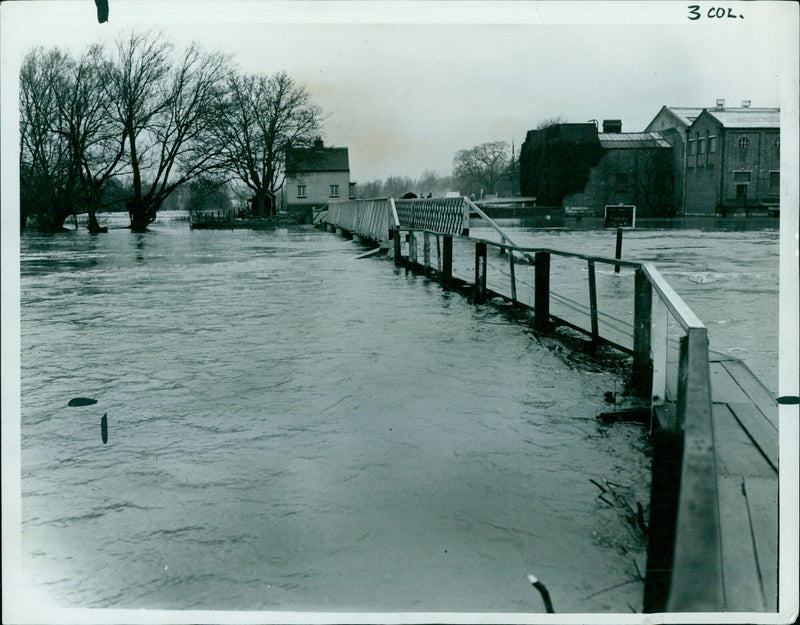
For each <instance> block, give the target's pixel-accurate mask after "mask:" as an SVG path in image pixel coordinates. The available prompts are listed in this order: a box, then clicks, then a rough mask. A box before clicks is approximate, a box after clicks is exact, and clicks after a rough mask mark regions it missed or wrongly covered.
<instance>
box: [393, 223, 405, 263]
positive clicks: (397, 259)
mask: <svg viewBox="0 0 800 625" xmlns="http://www.w3.org/2000/svg"><path fill="white" fill-rule="evenodd" d="M392 239H393V240H394V266H395V267H401V266H402V265H403V255H402V250H401V247H400V228H395V229H394V231H393V233H392Z"/></svg>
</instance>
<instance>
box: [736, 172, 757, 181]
mask: <svg viewBox="0 0 800 625" xmlns="http://www.w3.org/2000/svg"><path fill="white" fill-rule="evenodd" d="M752 174H753V172H752V171H735V172H733V182H734V184H750V178H751V176H752Z"/></svg>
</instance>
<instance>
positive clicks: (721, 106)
mask: <svg viewBox="0 0 800 625" xmlns="http://www.w3.org/2000/svg"><path fill="white" fill-rule="evenodd" d="M724 109H725V98H718V99H717V110H718V111H722V110H724Z"/></svg>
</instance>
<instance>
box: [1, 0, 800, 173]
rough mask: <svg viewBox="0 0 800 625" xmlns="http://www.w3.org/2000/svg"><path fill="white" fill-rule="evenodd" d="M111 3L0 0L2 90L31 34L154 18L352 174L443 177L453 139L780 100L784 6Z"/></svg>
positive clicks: (66, 42) (92, 29) (109, 30)
mask: <svg viewBox="0 0 800 625" xmlns="http://www.w3.org/2000/svg"><path fill="white" fill-rule="evenodd" d="M109 4H110V19H109V22H108V23H106V24H102V25H101V24H98V23H97V19H96V14H95V7H94V2H92V1H91V0H76V1H71V0H49V1H43V2H12V3H3V6H2V11H3V14H2V22H3V23H2V28H3V30H2V34H3V40H2V43H3V47H4V49H3V62H4V67H3V81H4V86H6V85H7V84H9V83H8V81H9V80H11V79H13V80H16V78H15V76H16V72H17V71H18V69H16V68H17V66H16V63H17V62H18V60H19V58H20V57H21V55H22V54H23V53H24V52H25V51H26V50H28V49H30V47H31V46H33V45H35V44H42V45H46V46H55V45H58V46H66V47H69V48H72V49H75V50H81V49H83V48H84V47H85V46H87V45H88V44H90V43H93V42H95V41H99V40H109V41H111V40H113V39H114V38H115V37H117V36H118V35H120V34H121V33H125V32H127V31H130V30H143V29H148V28H155V29H160V30H162V31H163V32H164V33H165V34H166V35H167V36H168V37H170V38H171V39H172V40H173V41H174V42H175V43H176V44H178V45H179V46H180V45H184V44H185V43H188V42H189V41H191V40H197V41H199V42H200V43H202V44H203V45H205V46H207V47H208V48H212V49H219V50H224V51H228V52H230V53H232V54H233V55H234V59H235V61H236V62H237V64H238V65H239V67H240V68H241V69H242V70H243V71H245V72H248V73H250V72H252V73H267V74H271V73H273V72H276V71H280V70H286V71H287V72H288V73H289V74H290V76H292V78H294V79H295V80H296V81H297V82H299V83H301V84H303V85H304V86H305V87H306V88H307V89H308V91H309V93H310V94H311V96H312V99H313V100H314V101H315V102H316V103H317V104H319V105H320V106H321V107H322V108H323V110H324V112H325V113H326V115H327V121H326V123H325V133H324V138H325V141H326V143H327V144H330V145H335V146H346V147H348V148H350V167H351V177H352V179H353V180H356V181H359V182H366V181H369V180H373V179H376V178H385V177H386V176H389V175H408V176H412V177H418V176H419V175H420V174H421V173H422V172H423V171H424V170H434V171H436V172H437V173H439V174H440V175H444V174H449V173H450V172H451V169H452V160H453V156H454V155H455V153H456V152H457V151H458V150H460V149H463V148H470V147H472V146H475V145H477V144H479V143H482V142H485V141H495V140H503V141H507V142H509V143H511V141H512V140H513V141H514V142H515V143H516V148H517V150H518V149H519V145H520V144H521V143H522V141H523V140H524V138H525V133H526V132H527V131H528V130H529V129H532V128H535V127H536V125H537V124H538V123H539V122H540V121H542V120H544V119H547V118H552V117H561V118H562V119H566V120H567V121H570V122H585V121H588V120H590V119H598V120H601V121H602V120H603V119H605V118H618V119H622V124H623V130H624V131H641V130H643V129H644V127H645V126H646V125H647V123H648V122H649V121H650V120H651V119H652V118H653V117H654V116H655V115H656V113H657V112H658V111H659V109H660V108H661V106H662V105H664V104H669V105H674V106H713V105H714V102H715V101H716V99H717V98H725V99H726V101H727V103H728V104H729V105H739V104H740V103H741V100H744V99H749V100H751V101H752V105H753V106H779V105H780V102H781V99H780V79H779V74H780V68H779V59H780V55H781V46H782V45H783V46H785V45H786V41H783V40H782V35H781V29H780V28H779V26H780V25H781V23H782V22H785V11H784V10H785V9H786V5H787V4H788V3H771V2H745V3H736V2H734V3H727V4H726V5H725V6H726V7H732V13H733V15H735V17H733V18H721V19H718V18H708V17H707V9H708V8H710V7H712V6H717V5H715V4H711V3H701V5H700V6H701V15H702V17H701V18H700V19H698V20H690V19H689V9H688V4H687V3H683V2H665V3H658V2H611V3H601V2H591V3H588V2H585V3H566V2H558V3H539V2H534V3H528V2H512V3H503V2H492V3H482V2H439V3H432V2H418V3H412V2H371V3H367V4H358V3H349V2H336V3H332V4H329V3H324V2H293V3H284V2H261V1H258V0H245V1H243V2H221V1H219V0H193V1H192V2H183V1H181V0H169V1H168V2H167V1H151V2H143V1H127V2H126V1H123V0H110V2H109ZM782 12H784V15H782ZM739 15H742V17H738V16H739ZM794 54H796V50H795V51H794ZM9 77H10V78H9Z"/></svg>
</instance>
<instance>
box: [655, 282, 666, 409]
mask: <svg viewBox="0 0 800 625" xmlns="http://www.w3.org/2000/svg"><path fill="white" fill-rule="evenodd" d="M650 328H651V329H650V348H651V352H652V354H653V378H652V379H653V384H652V389H651V391H650V393H651V397H652V399H651V402H652V405H653V406H660V405H662V404H663V403H664V402H665V401H666V399H667V358H668V352H669V310H668V309H667V307H666V305H665V304H664V302H662V301H661V298H660V297H656V298H655V301H654V302H653V311H652V321H651V322H650Z"/></svg>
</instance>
